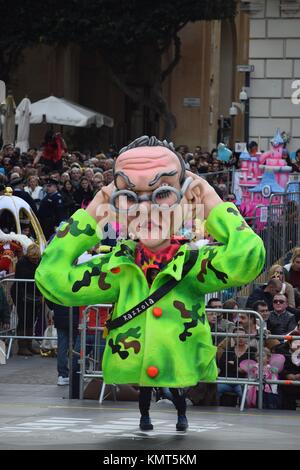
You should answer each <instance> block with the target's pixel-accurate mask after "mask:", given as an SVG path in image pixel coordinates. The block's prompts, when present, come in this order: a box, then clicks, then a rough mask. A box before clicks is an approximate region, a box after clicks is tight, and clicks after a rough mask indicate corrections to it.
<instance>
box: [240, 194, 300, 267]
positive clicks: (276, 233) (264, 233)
mask: <svg viewBox="0 0 300 470" xmlns="http://www.w3.org/2000/svg"><path fill="white" fill-rule="evenodd" d="M276 198H277V199H278V198H281V202H280V203H278V201H277V199H276ZM299 201H300V192H293V193H280V194H272V195H271V198H270V204H269V206H267V207H265V206H257V207H256V209H255V212H254V215H253V217H248V218H247V222H248V223H249V224H250V225H251V226H252V228H253V230H254V231H255V232H256V233H257V234H258V235H259V236H260V237H261V239H262V240H263V242H264V244H265V247H266V252H267V258H266V268H267V269H268V268H270V267H271V266H272V264H274V263H275V262H278V260H280V259H281V258H283V257H285V256H286V254H287V253H288V252H289V251H290V250H292V249H293V248H294V247H295V246H299V244H300V203H299Z"/></svg>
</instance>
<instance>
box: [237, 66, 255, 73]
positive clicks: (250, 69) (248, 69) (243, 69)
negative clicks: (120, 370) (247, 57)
mask: <svg viewBox="0 0 300 470" xmlns="http://www.w3.org/2000/svg"><path fill="white" fill-rule="evenodd" d="M254 70H255V67H254V65H237V71H238V72H254Z"/></svg>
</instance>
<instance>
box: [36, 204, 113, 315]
mask: <svg viewBox="0 0 300 470" xmlns="http://www.w3.org/2000/svg"><path fill="white" fill-rule="evenodd" d="M96 228H97V226H96V221H95V219H94V218H93V217H91V216H90V215H89V213H88V212H87V211H85V210H82V209H80V210H78V211H77V212H75V214H74V215H73V216H72V218H71V219H70V220H69V222H68V223H66V224H64V225H63V226H62V227H61V229H60V230H59V232H58V233H57V234H56V236H55V238H54V239H53V241H52V242H51V243H50V245H49V246H48V247H47V248H46V250H45V252H44V253H43V256H42V260H41V263H40V265H39V266H38V268H37V270H36V274H35V280H36V284H37V287H38V288H39V290H40V291H41V293H42V294H43V295H44V296H45V297H46V298H47V299H49V300H50V301H52V302H54V303H56V304H60V305H64V306H82V305H92V304H97V303H114V302H115V301H116V299H117V296H118V284H117V283H116V277H115V276H114V274H113V273H111V272H110V271H109V270H107V263H108V261H109V259H110V254H108V255H105V256H101V257H97V258H93V259H91V260H90V261H87V262H85V263H83V264H80V265H75V264H74V263H75V261H76V260H77V258H78V257H79V256H80V255H81V254H82V253H84V252H85V251H86V250H88V249H90V248H91V247H93V246H94V245H96V244H97V243H99V237H98V235H97V233H96Z"/></svg>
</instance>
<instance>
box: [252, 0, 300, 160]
mask: <svg viewBox="0 0 300 470" xmlns="http://www.w3.org/2000/svg"><path fill="white" fill-rule="evenodd" d="M243 3H245V9H248V11H249V16H250V44H249V63H250V64H252V65H254V67H255V70H254V72H253V73H252V74H251V91H250V96H251V98H250V138H251V139H253V140H256V141H257V140H258V139H260V146H261V149H263V150H268V148H269V141H270V138H271V137H273V135H274V132H275V130H276V128H277V127H278V128H280V129H281V131H285V132H287V133H288V134H289V135H290V136H291V140H290V143H289V149H290V150H294V151H295V150H297V149H298V148H300V104H298V105H296V104H293V103H292V94H293V93H295V92H297V90H295V89H293V88H292V85H293V83H294V82H295V81H296V80H300V1H299V0H290V1H287V0H262V1H255V0H253V1H250V2H243ZM294 86H296V84H295V85H294ZM297 88H298V89H300V82H299V84H298V86H297ZM298 97H300V92H299V93H298ZM299 101H300V100H299Z"/></svg>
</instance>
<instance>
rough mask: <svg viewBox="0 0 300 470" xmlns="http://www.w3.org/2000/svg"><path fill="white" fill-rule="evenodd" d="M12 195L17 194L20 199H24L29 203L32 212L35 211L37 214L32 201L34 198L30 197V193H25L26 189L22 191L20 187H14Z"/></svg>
mask: <svg viewBox="0 0 300 470" xmlns="http://www.w3.org/2000/svg"><path fill="white" fill-rule="evenodd" d="M13 195H14V196H17V197H20V198H21V199H23V200H24V201H26V202H27V204H29V205H30V207H31V209H32V210H33V212H34V213H35V215H37V207H36V203H35V202H34V199H32V197H31V196H30V194H28V193H26V191H23V190H22V189H19V188H16V189H14V192H13Z"/></svg>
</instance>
